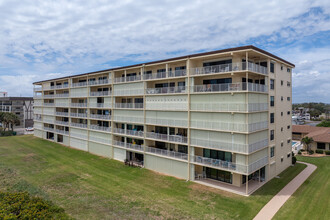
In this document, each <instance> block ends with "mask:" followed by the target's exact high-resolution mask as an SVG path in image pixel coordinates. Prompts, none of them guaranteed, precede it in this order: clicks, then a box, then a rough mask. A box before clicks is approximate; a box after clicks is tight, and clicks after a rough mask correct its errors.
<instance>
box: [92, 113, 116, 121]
mask: <svg viewBox="0 0 330 220" xmlns="http://www.w3.org/2000/svg"><path fill="white" fill-rule="evenodd" d="M89 117H90V118H93V119H101V120H110V119H111V115H100V114H90V115H89Z"/></svg>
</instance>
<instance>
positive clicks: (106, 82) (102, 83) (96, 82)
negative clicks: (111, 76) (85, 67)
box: [88, 79, 111, 86]
mask: <svg viewBox="0 0 330 220" xmlns="http://www.w3.org/2000/svg"><path fill="white" fill-rule="evenodd" d="M110 83H111V80H108V79H102V80H95V81H88V85H90V86H95V85H104V84H110Z"/></svg>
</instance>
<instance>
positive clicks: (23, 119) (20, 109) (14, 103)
mask: <svg viewBox="0 0 330 220" xmlns="http://www.w3.org/2000/svg"><path fill="white" fill-rule="evenodd" d="M0 112H12V113H14V114H15V115H17V117H18V118H19V123H17V124H16V125H15V128H27V127H33V97H7V95H6V96H5V97H0Z"/></svg>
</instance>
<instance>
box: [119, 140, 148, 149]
mask: <svg viewBox="0 0 330 220" xmlns="http://www.w3.org/2000/svg"><path fill="white" fill-rule="evenodd" d="M114 145H115V146H119V147H124V148H127V149H131V150H136V151H141V152H143V145H138V144H131V143H125V142H121V141H116V140H115V141H114Z"/></svg>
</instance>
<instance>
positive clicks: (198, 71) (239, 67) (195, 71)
mask: <svg viewBox="0 0 330 220" xmlns="http://www.w3.org/2000/svg"><path fill="white" fill-rule="evenodd" d="M244 70H246V62H242V63H228V64H221V65H214V66H205V67H196V68H192V69H190V75H192V76H196V75H205V74H217V73H228V72H233V71H244ZM247 70H249V71H252V72H256V73H261V74H264V75H267V74H268V70H267V67H264V66H261V65H258V64H255V63H249V64H248V69H247Z"/></svg>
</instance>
